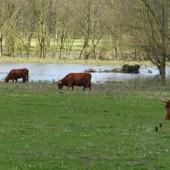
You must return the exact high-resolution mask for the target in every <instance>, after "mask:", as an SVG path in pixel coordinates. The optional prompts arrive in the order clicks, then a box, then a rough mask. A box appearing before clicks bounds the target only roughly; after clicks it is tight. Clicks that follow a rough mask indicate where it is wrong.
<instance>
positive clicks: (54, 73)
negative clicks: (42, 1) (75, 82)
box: [0, 63, 170, 83]
mask: <svg viewBox="0 0 170 170" xmlns="http://www.w3.org/2000/svg"><path fill="white" fill-rule="evenodd" d="M24 67H25V68H28V69H29V75H30V78H29V80H30V81H50V82H54V81H57V80H59V79H61V78H63V77H64V76H65V75H66V74H68V73H70V72H84V71H85V70H86V69H89V68H91V69H95V70H97V71H98V70H105V69H108V70H111V69H113V68H121V66H112V65H82V64H26V63H18V64H0V81H4V78H5V76H6V75H7V74H8V73H9V71H10V70H12V69H14V68H24ZM139 71H140V73H139V74H126V73H99V72H96V73H92V83H104V82H106V81H127V80H134V79H145V78H154V77H155V76H156V75H158V74H159V71H158V70H157V69H156V67H154V66H153V67H146V66H141V68H140V69H139ZM166 72H167V75H166V76H167V78H170V68H169V67H167V69H166ZM20 81H21V80H20Z"/></svg>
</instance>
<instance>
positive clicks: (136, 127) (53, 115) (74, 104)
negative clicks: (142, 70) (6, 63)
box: [0, 80, 170, 170]
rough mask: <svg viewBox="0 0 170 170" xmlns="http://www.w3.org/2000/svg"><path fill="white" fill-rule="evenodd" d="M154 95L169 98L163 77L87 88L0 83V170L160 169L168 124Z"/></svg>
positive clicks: (167, 148)
mask: <svg viewBox="0 0 170 170" xmlns="http://www.w3.org/2000/svg"><path fill="white" fill-rule="evenodd" d="M160 97H163V98H165V99H168V98H169V97H170V83H169V82H168V83H167V84H166V85H165V86H161V84H159V82H153V81H149V80H148V81H130V82H127V83H123V82H119V83H118V82H109V83H107V84H100V85H99V84H97V85H93V86H92V91H91V92H89V91H88V90H86V91H84V92H83V91H82V88H81V87H77V88H75V90H74V91H72V90H69V91H67V90H66V88H64V89H63V90H62V91H60V90H58V89H57V88H56V84H55V83H38V82H37V83H35V82H34V83H25V84H23V83H4V82H1V83H0V108H1V109H0V169H2V170H27V169H31V170H42V169H43V170H45V169H47V170H56V169H68V170H153V169H163V170H165V169H166V170H167V169H168V168H169V167H170V161H169V157H170V121H167V120H165V119H164V118H165V114H166V110H165V108H164V103H163V102H162V101H161V100H160ZM160 124H161V125H162V127H160ZM156 126H157V127H158V131H157V132H156V131H155V127H156Z"/></svg>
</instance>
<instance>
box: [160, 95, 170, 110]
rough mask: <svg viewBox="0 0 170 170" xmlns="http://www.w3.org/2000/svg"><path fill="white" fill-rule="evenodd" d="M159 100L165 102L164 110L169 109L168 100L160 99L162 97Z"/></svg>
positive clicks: (169, 102) (169, 103) (169, 101)
mask: <svg viewBox="0 0 170 170" xmlns="http://www.w3.org/2000/svg"><path fill="white" fill-rule="evenodd" d="M161 100H162V101H163V102H165V109H166V110H169V108H170V100H165V99H162V98H161Z"/></svg>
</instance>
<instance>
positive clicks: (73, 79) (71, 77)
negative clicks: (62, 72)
mask: <svg viewBox="0 0 170 170" xmlns="http://www.w3.org/2000/svg"><path fill="white" fill-rule="evenodd" d="M57 86H58V88H59V89H62V88H63V86H66V87H68V89H69V88H70V87H72V90H73V89H74V86H84V88H83V90H85V88H86V87H87V88H89V90H91V74H90V73H88V72H85V73H69V74H67V75H66V76H65V77H64V78H63V79H61V80H59V81H57Z"/></svg>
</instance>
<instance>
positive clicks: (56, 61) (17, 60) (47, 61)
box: [0, 57, 153, 66]
mask: <svg viewBox="0 0 170 170" xmlns="http://www.w3.org/2000/svg"><path fill="white" fill-rule="evenodd" d="M0 63H35V64H92V65H123V64H127V63H128V64H130V65H134V64H139V65H144V66H152V65H153V64H152V63H151V62H150V61H123V60H110V59H108V60H99V59H97V60H94V59H88V60H83V59H68V58H64V59H56V58H37V57H35V58H17V57H0Z"/></svg>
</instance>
